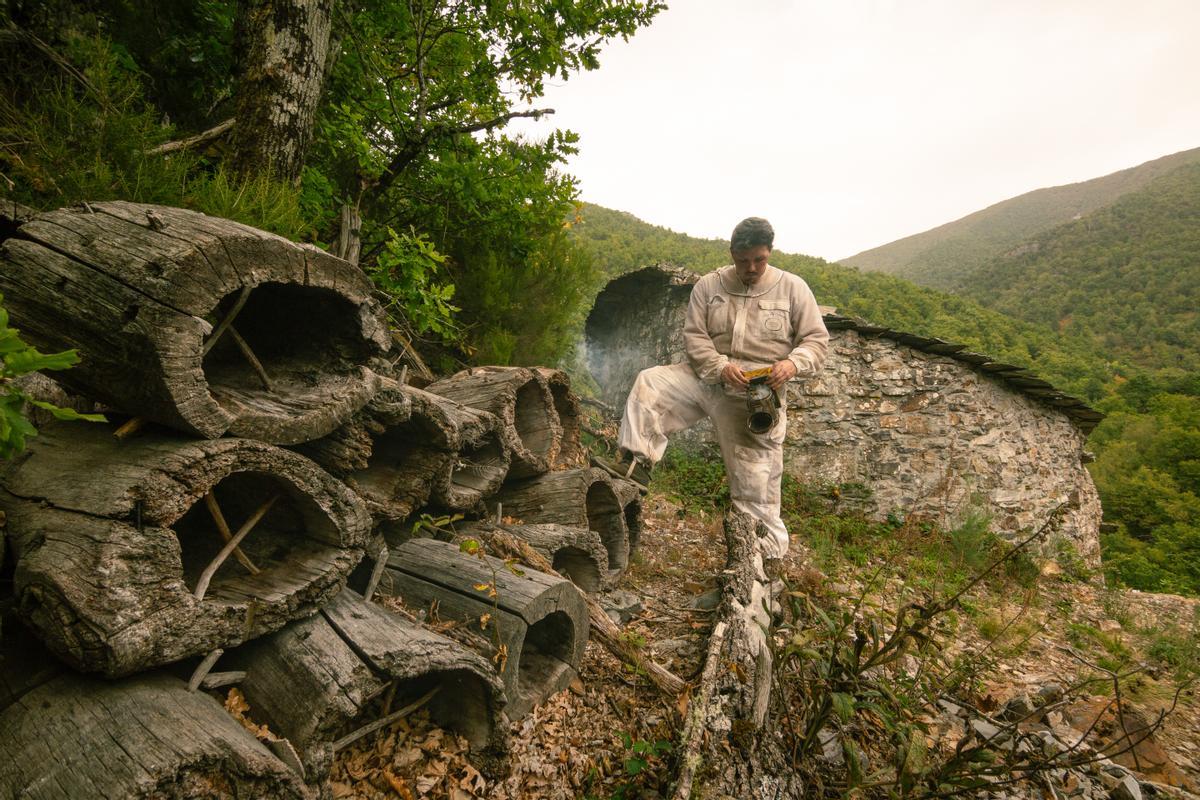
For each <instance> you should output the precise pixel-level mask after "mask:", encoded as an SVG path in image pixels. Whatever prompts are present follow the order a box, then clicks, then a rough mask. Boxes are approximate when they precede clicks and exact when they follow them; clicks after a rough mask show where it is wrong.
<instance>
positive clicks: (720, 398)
mask: <svg viewBox="0 0 1200 800" xmlns="http://www.w3.org/2000/svg"><path fill="white" fill-rule="evenodd" d="M774 243H775V231H774V229H772V228H771V223H769V222H767V221H766V220H765V219H762V218H761V217H750V218H748V219H745V220H742V221H741V222H740V223H738V225H737V227H736V228H734V229H733V236H732V237H731V238H730V242H729V251H730V254H731V255H732V257H733V264H731V265H729V266H726V267H722V268H720V269H718V270H716V271H714V272H710V273H709V274H707V275H705V276H704V277H702V278H701V279H700V280H699V281H698V282H697V283H696V285H695V286H694V287H693V288H692V295H691V299H690V300H689V302H688V309H687V319H686V321H685V323H684V327H683V340H684V346H685V348H686V350H687V363H686V364H671V365H669V366H660V367H651V368H650V369H646V370H642V372H640V373H639V374H638V376H637V380H636V381H634V384H633V388H632V389H631V390H630V392H629V399H628V400H627V401H626V403H625V416H624V417H623V418H622V419H621V433H620V437H619V442H618V443H619V444H620V448H621V449H620V451H619V456H618V464H617V465H616V470H617V471H618V472H620V473H621V474H623V475H626V476H628V477H631V478H633V479H634V480H635V481H637V482H638V483H640V484H642V485H643V486H645V484H646V483H647V482H648V480H649V470H650V467H651V466H653V464H655V463H656V462H657V461H658V460H659V459H660V458H662V455H663V451H664V450H665V449H666V447H667V437H668V436H670V435H671V434H672V433H675V432H676V431H681V430H683V429H684V428H687V427H690V426H691V425H693V424H695V423H696V422H698V421H699V420H701V419H703V418H704V417H710V418H711V419H712V421H713V425H714V427H715V428H716V432H717V441H718V443H719V444H720V446H721V457H722V458H723V459H724V460H725V471H726V473H727V475H728V480H729V494H730V497H731V499H732V501H733V505H734V507H735V508H737V509H739V510H741V511H745V512H746V513H748V514H750V515H752V516H754V517H755V518H757V519H759V520H761V521H762V522H763V523H764V524H765V525H766V526H767V528H768V529H769V530H770V532H771V534H772V537H773V539H774V541H775V544H776V546H777V552H776V553H774V554H771V553H764V555H767V556H772V555H774V556H775V557H781V556H782V555H783V554H784V553H785V552H787V547H788V534H787V528H785V527H784V524H783V519H782V518H781V517H780V515H779V501H780V496H779V492H780V481H781V479H782V477H783V439H784V434H785V433H786V432H787V415H786V413H785V412H786V409H787V403H786V384H787V382H788V381H789V380H791V379H792V378H795V377H797V376H801V377H809V376H812V375H815V374H816V373H817V372H818V371H819V370H820V369H821V365H822V364H823V363H824V362H825V354H826V352H827V351H828V348H829V333H828V331H826V330H825V323H824V322H823V321H822V319H821V311H820V309H819V308H818V307H817V302H816V300H815V298H814V297H813V293H812V290H811V289H809V288H808V284H806V283H805V282H804V280H803V279H801V278H800V277H799V276H797V275H793V274H791V273H789V272H784V271H783V270H780V269H776V268H775V267H772V266H771V265H770V264H768V263H767V259H768V258H769V256H770V254H771V248H772V247H773V246H774ZM747 373H750V375H751V376H753V375H755V374H756V373H757V375H759V376H760V380H762V379H763V378H765V381H764V382H765V384H766V385H767V386H768V387H770V389H771V391H772V392H774V393H775V395H774V397H770V400H772V401H775V400H778V402H777V403H775V405H776V406H777V407H778V417H777V418H776V419H775V422H774V424H773V425H770V426H769V427H768V428H767V429H766V430H764V431H763V432H761V433H755V432H753V431H751V430H750V426H749V425H748V419H749V413H750V412H749V411H748V408H747V391H748V390H750V388H751V387H750V383H751V380H750V379H749V377H748V375H747ZM763 393H764V394H767V393H766V392H763ZM769 419H770V417H768V420H769ZM768 424H769V422H768Z"/></svg>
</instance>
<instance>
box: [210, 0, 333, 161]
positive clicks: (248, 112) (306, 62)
mask: <svg viewBox="0 0 1200 800" xmlns="http://www.w3.org/2000/svg"><path fill="white" fill-rule="evenodd" d="M333 3H334V0H240V2H239V3H238V16H237V21H236V29H235V30H236V37H237V45H238V50H239V76H238V91H237V112H236V116H237V123H236V125H235V127H234V135H233V156H232V162H233V167H234V169H235V170H236V171H237V172H238V173H240V174H242V175H268V176H270V177H272V178H274V179H276V180H280V181H287V182H289V183H293V184H295V183H298V182H299V180H300V172H301V170H302V169H303V167H304V157H305V155H306V154H307V152H308V146H309V143H310V142H311V141H312V133H313V123H314V120H315V119H316V112H317V104H318V103H319V102H320V99H321V92H322V90H323V88H324V85H325V73H326V69H327V67H328V66H330V60H331V59H330V52H329V46H330V36H329V33H330V28H331V16H332V10H333Z"/></svg>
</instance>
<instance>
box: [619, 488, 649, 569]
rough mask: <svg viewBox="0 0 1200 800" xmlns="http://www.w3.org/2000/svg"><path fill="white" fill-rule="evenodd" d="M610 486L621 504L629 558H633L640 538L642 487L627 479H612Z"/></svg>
mask: <svg viewBox="0 0 1200 800" xmlns="http://www.w3.org/2000/svg"><path fill="white" fill-rule="evenodd" d="M612 485H613V493H614V494H616V496H617V501H618V502H619V503H620V504H621V516H622V517H623V518H624V519H625V536H626V540H627V541H628V542H629V558H633V554H634V553H636V552H637V547H638V542H639V541H640V540H641V538H642V487H640V486H639V485H638V484H637V483H636V482H634V481H631V480H629V479H627V478H613V479H612Z"/></svg>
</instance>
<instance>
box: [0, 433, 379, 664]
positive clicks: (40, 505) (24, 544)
mask: <svg viewBox="0 0 1200 800" xmlns="http://www.w3.org/2000/svg"><path fill="white" fill-rule="evenodd" d="M0 485H2V486H3V488H2V489H0V510H2V511H3V512H4V513H5V514H6V516H7V521H8V526H7V527H8V535H9V537H10V538H11V540H12V544H13V548H14V552H15V554H16V556H17V565H16V571H15V575H14V589H15V592H16V599H17V603H18V608H19V612H20V615H21V616H22V618H24V619H25V620H26V621H27V622H28V623H29V624H30V625H31V626H32V627H33V628H34V629H35V630H36V631H37V632H38V634H39V636H40V637H41V638H42V639H43V640H44V641H45V642H46V644H47V646H48V647H49V648H50V649H51V650H53V651H54V653H55V654H56V655H58V656H59V657H61V658H63V659H64V660H66V661H67V662H68V663H70V664H72V665H73V666H75V667H76V668H78V669H80V670H84V671H97V672H102V673H104V674H105V675H108V676H117V675H125V674H129V673H132V672H135V671H138V670H141V669H147V668H149V667H152V666H156V665H158V664H164V663H167V662H170V661H174V660H176V659H179V658H183V657H185V656H189V655H194V654H197V653H203V652H207V651H209V650H212V649H213V648H217V647H226V646H230V645H234V644H237V643H239V642H242V641H245V640H248V639H251V638H254V637H255V636H259V635H261V634H263V633H267V632H270V631H273V630H276V629H278V628H280V627H282V626H283V625H284V624H286V623H287V622H288V621H289V620H291V619H294V618H296V617H300V616H304V615H307V614H311V613H312V612H314V611H315V610H316V609H317V608H319V607H320V605H321V604H322V603H324V602H326V601H328V600H329V598H330V597H332V596H333V595H334V594H335V593H336V592H337V591H338V590H339V589H340V588H341V586H342V585H343V584H344V582H345V579H346V576H347V575H348V574H349V572H350V570H351V569H352V568H353V567H354V565H355V564H356V563H357V562H358V561H359V559H360V558H361V557H362V548H363V546H364V543H365V539H366V536H367V533H368V530H369V517H368V515H367V513H366V510H365V508H364V507H363V506H362V503H361V501H359V500H358V498H356V497H355V496H354V494H353V493H352V492H351V491H350V490H349V489H347V488H346V487H345V486H344V485H343V484H341V483H339V482H337V481H336V480H334V479H333V478H332V477H330V476H329V475H328V474H326V473H325V472H323V471H322V470H320V469H319V468H318V467H317V466H316V464H314V463H312V462H311V461H309V460H308V459H306V458H303V457H302V456H299V455H297V454H295V453H291V452H288V451H287V450H283V449H280V448H277V447H273V446H271V445H268V444H265V443H262V442H257V441H253V440H248V439H216V440H207V441H205V440H187V439H181V438H176V437H167V436H161V435H151V434H148V433H147V434H145V435H141V436H139V437H137V438H135V439H132V440H129V441H125V442H122V441H119V440H116V439H114V438H113V437H112V435H111V429H109V428H108V427H106V426H101V425H92V424H87V425H85V424H74V425H69V426H68V425H60V426H55V427H47V428H46V429H44V430H43V432H42V434H41V435H39V436H38V437H37V438H35V439H33V440H31V441H30V443H29V447H28V450H27V451H26V452H25V453H24V454H23V455H22V456H20V457H19V458H18V459H17V460H15V461H14V462H12V463H11V464H9V465H7V467H6V469H5V470H4V472H3V474H2V476H0ZM210 498H211V499H210ZM214 508H215V511H214ZM218 516H220V517H221V518H222V520H223V523H222V522H218V520H217V517H218ZM256 516H257V517H258V521H257V522H256V523H255V524H254V525H253V528H252V529H246V530H247V531H248V532H247V533H246V534H245V538H244V540H243V541H242V542H241V544H240V546H239V547H238V548H236V551H232V550H230V548H229V544H228V541H227V540H226V539H225V534H232V531H234V530H238V531H239V532H240V530H241V529H243V528H244V523H252V522H253V520H254V518H255V517H256ZM222 531H224V532H222ZM230 538H232V535H231V537H230ZM221 552H225V553H227V554H228V553H230V552H234V553H235V556H234V557H228V558H226V560H224V561H223V562H217V561H216V556H217V555H218V553H221Z"/></svg>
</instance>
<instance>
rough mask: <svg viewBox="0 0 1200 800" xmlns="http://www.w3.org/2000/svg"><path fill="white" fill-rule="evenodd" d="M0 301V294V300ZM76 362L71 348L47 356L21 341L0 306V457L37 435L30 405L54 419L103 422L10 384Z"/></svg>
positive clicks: (7, 454) (21, 447)
mask: <svg viewBox="0 0 1200 800" xmlns="http://www.w3.org/2000/svg"><path fill="white" fill-rule="evenodd" d="M3 301H4V298H3V297H0V303H3ZM78 363H79V354H78V353H77V352H75V351H74V350H64V351H63V352H61V353H51V354H49V355H47V354H45V353H39V352H38V351H37V350H36V349H35V348H33V347H30V346H29V345H28V344H26V343H25V342H23V341H21V336H20V332H19V331H17V330H16V329H15V328H10V327H9V326H8V312H7V311H6V310H5V309H4V306H3V305H0V458H11V457H12V456H14V455H16V454H17V453H19V452H21V451H22V450H24V449H25V440H26V439H27V438H28V437H30V436H35V435H37V429H36V428H35V427H33V424H32V423H30V421H29V420H28V419H27V418H26V415H25V409H26V408H27V407H29V406H32V407H34V408H40V409H42V410H43V411H49V412H50V413H51V414H53V415H54V417H55V418H57V419H62V420H87V421H89V422H103V421H104V417H103V416H102V415H100V414H80V413H79V412H77V411H75V410H74V409H70V408H59V407H58V406H56V405H54V404H52V403H47V402H45V401H44V400H35V399H33V398H32V397H30V396H29V395H28V394H26V393H25V392H24V391H22V390H21V389H20V388H19V387H18V386H17V385H15V384H14V383H13V380H14V379H16V378H19V377H21V376H22V375H28V374H29V373H31V372H38V371H39V370H60V369H67V368H69V367H72V366H74V365H75V364H78Z"/></svg>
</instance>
